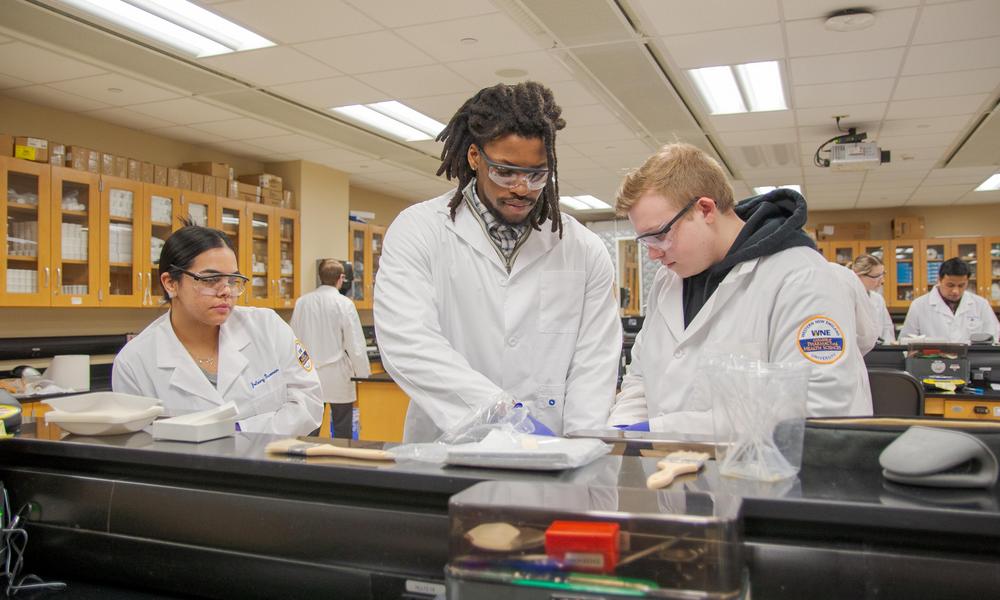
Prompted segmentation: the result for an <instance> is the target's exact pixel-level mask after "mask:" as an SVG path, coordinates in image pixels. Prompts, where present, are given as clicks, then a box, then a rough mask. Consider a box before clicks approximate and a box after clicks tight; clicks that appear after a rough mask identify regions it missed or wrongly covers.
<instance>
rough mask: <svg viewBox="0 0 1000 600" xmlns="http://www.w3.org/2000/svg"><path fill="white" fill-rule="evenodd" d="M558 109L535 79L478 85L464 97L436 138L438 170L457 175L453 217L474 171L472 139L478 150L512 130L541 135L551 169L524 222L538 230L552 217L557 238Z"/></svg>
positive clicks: (562, 123) (561, 123)
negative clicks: (472, 93)
mask: <svg viewBox="0 0 1000 600" xmlns="http://www.w3.org/2000/svg"><path fill="white" fill-rule="evenodd" d="M561 114H562V109H561V108H559V105H558V104H556V103H555V99H553V97H552V92H551V91H550V90H549V89H548V88H547V87H545V86H543V85H542V84H540V83H536V82H534V81H526V82H523V83H517V84H513V85H508V84H505V83H498V84H497V85H494V86H492V87H488V88H483V89H482V90H479V92H478V93H477V94H476V95H475V96H473V97H472V98H470V99H469V100H467V101H466V102H465V104H463V105H462V108H460V109H458V112H457V113H455V116H453V117H452V118H451V121H449V122H448V125H447V126H446V127H445V128H444V129H443V130H442V131H441V133H440V134H438V137H437V139H438V141H441V142H444V149H443V150H441V166H440V168H438V170H437V174H438V175H445V176H446V177H447V178H448V179H449V180H451V179H452V178H455V179H457V180H458V189H457V190H456V191H455V195H454V196H452V198H451V201H450V202H449V203H448V207H449V208H450V209H451V219H452V221H454V220H455V213H456V212H457V211H458V207H459V205H461V203H462V198H463V196H462V192H463V190H465V187H466V186H467V185H468V184H469V182H470V181H472V178H473V177H475V175H476V172H475V171H474V170H473V169H472V168H471V167H470V166H469V160H468V154H469V146H471V145H472V144H475V145H476V146H477V147H479V148H480V149H481V148H482V147H483V146H484V145H486V144H487V143H489V142H491V141H493V140H496V139H499V138H501V137H503V136H506V135H509V134H516V135H518V136H521V137H523V138H541V140H542V142H543V143H544V144H545V156H546V159H547V160H548V164H549V168H550V169H551V176H550V177H549V179H548V181H547V182H546V183H545V187H544V188H543V189H542V193H541V197H540V199H541V200H542V201H541V202H539V206H538V208H537V209H536V210H535V211H533V212H532V214H531V215H530V216H529V217H528V223H529V224H530V225H531V226H532V228H534V229H536V230H540V229H541V224H542V223H544V222H545V220H546V219H551V220H552V231H558V232H559V237H560V238H561V237H562V219H561V218H560V213H559V183H558V181H559V180H558V172H557V170H556V131H558V130H560V129H562V128H563V127H565V126H566V121H564V120H563V119H562V118H560V115H561Z"/></svg>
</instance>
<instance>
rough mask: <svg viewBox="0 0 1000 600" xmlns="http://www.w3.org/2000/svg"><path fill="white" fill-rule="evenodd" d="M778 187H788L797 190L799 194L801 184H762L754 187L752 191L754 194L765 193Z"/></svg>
mask: <svg viewBox="0 0 1000 600" xmlns="http://www.w3.org/2000/svg"><path fill="white" fill-rule="evenodd" d="M778 188H788V189H790V190H795V191H796V192H798V193H800V194H801V193H802V186H800V185H792V184H788V185H777V186H775V185H763V186H760V187H755V188H754V189H753V191H754V193H755V194H766V193H768V192H773V191H774V190H776V189H778Z"/></svg>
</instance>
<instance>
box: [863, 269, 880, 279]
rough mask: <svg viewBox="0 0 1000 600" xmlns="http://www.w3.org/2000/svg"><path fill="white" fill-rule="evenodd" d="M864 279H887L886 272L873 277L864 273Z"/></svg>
mask: <svg viewBox="0 0 1000 600" xmlns="http://www.w3.org/2000/svg"><path fill="white" fill-rule="evenodd" d="M861 276H862V277H867V278H868V279H882V278H883V277H885V271H882V272H881V273H879V274H878V275H872V274H871V273H862V274H861Z"/></svg>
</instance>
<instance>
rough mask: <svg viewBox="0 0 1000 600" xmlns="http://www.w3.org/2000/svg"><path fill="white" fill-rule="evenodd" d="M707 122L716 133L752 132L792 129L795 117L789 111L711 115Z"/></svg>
mask: <svg viewBox="0 0 1000 600" xmlns="http://www.w3.org/2000/svg"><path fill="white" fill-rule="evenodd" d="M708 122H709V124H711V126H712V127H713V128H714V129H715V130H716V131H753V130H761V129H777V128H782V127H793V126H794V125H795V115H794V114H793V113H792V111H790V110H774V111H769V112H759V113H743V114H739V115H712V116H710V117H708Z"/></svg>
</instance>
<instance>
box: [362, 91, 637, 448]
mask: <svg viewBox="0 0 1000 600" xmlns="http://www.w3.org/2000/svg"><path fill="white" fill-rule="evenodd" d="M561 112H562V109H560V108H559V106H558V105H556V104H555V101H554V100H553V98H552V92H550V91H549V90H548V89H547V88H545V87H544V86H542V85H540V84H538V83H534V82H527V83H519V84H516V85H506V84H499V85H495V86H492V87H488V88H485V89H483V90H481V91H480V92H479V93H477V94H476V95H475V96H473V97H472V98H471V99H469V100H468V101H467V102H465V104H464V105H462V108H461V109H459V111H458V112H457V113H456V114H455V115H454V116H453V117H452V119H451V121H450V122H449V123H448V126H447V127H445V129H444V130H443V131H442V132H441V134H440V135H439V136H438V140H440V141H443V142H444V149H443V150H442V152H441V159H442V162H441V168H440V169H438V175H441V174H444V175H445V176H447V178H448V179H457V180H458V187H457V188H456V189H455V190H452V191H450V192H448V193H446V194H444V195H443V196H439V197H437V198H434V199H433V200H428V201H426V202H422V203H420V204H416V205H414V206H411V207H409V208H408V209H406V210H404V211H403V212H402V213H400V215H399V216H398V217H397V218H396V220H395V221H393V223H392V225H391V226H390V227H389V231H388V232H387V233H386V237H385V243H384V246H383V251H382V258H381V262H380V266H379V272H378V277H377V278H376V282H375V331H376V336H377V338H378V343H379V350H380V353H381V356H382V362H383V364H384V366H385V368H386V371H388V373H389V374H390V375H392V377H393V379H394V380H395V381H396V383H398V384H399V386H400V387H401V388H402V389H403V391H404V392H406V394H407V395H408V396H409V397H410V408H409V410H408V412H407V414H406V426H405V430H404V436H403V437H404V441H407V442H421V441H432V440H434V439H436V438H437V437H438V436H439V435H440V434H441V433H442V432H443V431H446V430H449V429H452V428H454V427H455V426H456V425H458V424H459V423H460V422H462V421H463V419H468V418H469V416H470V415H471V414H474V412H475V411H476V410H477V409H483V408H486V407H492V408H494V409H499V410H500V411H503V410H504V409H505V408H506V407H509V406H514V405H515V404H520V405H523V406H524V407H526V408H528V410H529V412H530V414H531V416H532V418H534V419H536V422H537V423H538V424H540V425H541V427H538V428H537V429H538V430H539V431H543V432H544V429H545V428H547V429H549V430H551V431H552V432H553V433H555V434H557V435H559V434H562V433H563V432H568V431H574V430H578V429H588V428H589V429H593V428H598V427H603V426H604V424H605V422H606V420H607V417H608V413H609V410H610V406H611V401H612V399H613V398H614V393H615V382H616V378H617V371H618V361H619V356H620V353H621V322H620V320H619V318H618V310H617V306H616V303H615V299H614V296H613V294H612V292H613V289H614V288H613V268H612V264H611V258H610V256H609V254H608V251H607V249H606V248H605V246H604V244H603V243H602V242H601V241H600V239H599V238H598V237H597V236H596V235H595V234H594V233H593V232H591V231H589V230H588V229H586V228H585V227H583V226H582V225H581V224H580V223H579V222H577V221H576V220H575V219H573V218H572V217H569V216H567V215H561V214H560V212H559V188H558V183H557V178H556V155H555V141H556V131H558V130H560V129H562V128H563V127H564V126H565V121H563V119H562V118H560V114H561Z"/></svg>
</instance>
